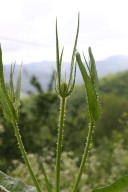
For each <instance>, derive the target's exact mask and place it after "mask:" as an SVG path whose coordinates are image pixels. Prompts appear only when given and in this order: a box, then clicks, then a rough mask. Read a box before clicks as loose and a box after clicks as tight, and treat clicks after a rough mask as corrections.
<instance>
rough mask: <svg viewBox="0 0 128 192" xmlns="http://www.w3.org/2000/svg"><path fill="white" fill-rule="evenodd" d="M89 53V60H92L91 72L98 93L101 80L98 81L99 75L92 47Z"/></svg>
mask: <svg viewBox="0 0 128 192" xmlns="http://www.w3.org/2000/svg"><path fill="white" fill-rule="evenodd" d="M88 52H89V58H90V72H91V76H92V80H93V82H94V86H95V88H96V91H98V88H99V80H98V75H97V70H96V65H95V59H94V57H93V54H92V51H91V47H89V49H88Z"/></svg>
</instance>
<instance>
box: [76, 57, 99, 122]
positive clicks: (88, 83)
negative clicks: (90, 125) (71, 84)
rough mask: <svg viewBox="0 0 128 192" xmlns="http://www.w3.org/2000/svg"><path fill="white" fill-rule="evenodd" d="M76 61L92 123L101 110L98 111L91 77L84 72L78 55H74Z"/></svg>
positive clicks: (84, 69)
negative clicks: (83, 84)
mask: <svg viewBox="0 0 128 192" xmlns="http://www.w3.org/2000/svg"><path fill="white" fill-rule="evenodd" d="M76 60H77V63H78V65H79V68H80V71H81V74H82V76H83V80H84V83H85V88H86V96H87V104H88V109H89V114H90V118H91V120H92V121H96V120H98V119H99V117H100V115H101V110H100V103H99V100H98V98H97V93H96V90H95V86H94V84H93V83H92V79H91V77H89V75H88V73H87V71H86V68H85V66H84V65H83V63H82V61H81V57H80V54H79V53H77V54H76Z"/></svg>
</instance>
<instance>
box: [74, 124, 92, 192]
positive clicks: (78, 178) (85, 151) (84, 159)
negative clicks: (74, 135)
mask: <svg viewBox="0 0 128 192" xmlns="http://www.w3.org/2000/svg"><path fill="white" fill-rule="evenodd" d="M93 127H94V122H90V125H89V132H88V136H87V143H86V146H85V150H84V154H83V157H82V161H81V164H80V168H79V171H78V175H77V178H76V181H75V184H74V186H73V192H76V191H77V188H78V185H79V182H80V179H81V176H82V173H83V169H84V166H85V163H86V160H87V156H88V152H89V147H90V143H91V138H92V132H93Z"/></svg>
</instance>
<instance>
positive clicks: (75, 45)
mask: <svg viewBox="0 0 128 192" xmlns="http://www.w3.org/2000/svg"><path fill="white" fill-rule="evenodd" d="M79 25H80V14H79V13H78V23H77V31H76V37H75V43H74V48H73V53H72V59H71V67H70V76H69V82H68V88H69V87H70V84H71V81H72V73H73V68H74V60H75V53H76V47H77V42H78V35H79Z"/></svg>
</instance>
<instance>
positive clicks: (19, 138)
mask: <svg viewBox="0 0 128 192" xmlns="http://www.w3.org/2000/svg"><path fill="white" fill-rule="evenodd" d="M13 127H14V131H15V135H16V138H17V141H18V145H19V148H20V151H21V154H22V157H23V159H24V162H25V164H26V167H27V169H28V171H29V174H30V176H31V178H32V180H33V183H34V185H35V187H36V190H37V192H41V188H40V186H39V183H38V181H37V179H36V177H35V175H34V173H33V170H32V168H31V165H30V163H29V160H28V158H27V155H26V151H25V148H24V145H23V142H22V139H21V135H20V132H19V128H18V125H17V123H16V122H15V123H13Z"/></svg>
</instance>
